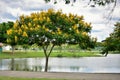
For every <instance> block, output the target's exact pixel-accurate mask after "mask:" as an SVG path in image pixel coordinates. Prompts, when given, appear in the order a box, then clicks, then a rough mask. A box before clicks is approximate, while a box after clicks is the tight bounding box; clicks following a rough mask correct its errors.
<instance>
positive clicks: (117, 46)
mask: <svg viewBox="0 0 120 80" xmlns="http://www.w3.org/2000/svg"><path fill="white" fill-rule="evenodd" d="M104 49H107V50H108V51H120V22H117V23H116V24H115V28H114V31H113V33H111V34H110V37H108V38H106V40H105V41H104Z"/></svg>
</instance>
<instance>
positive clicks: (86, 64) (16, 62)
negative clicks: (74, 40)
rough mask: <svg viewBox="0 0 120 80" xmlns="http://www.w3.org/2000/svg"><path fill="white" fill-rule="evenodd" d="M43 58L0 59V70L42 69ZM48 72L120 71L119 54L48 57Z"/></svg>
mask: <svg viewBox="0 0 120 80" xmlns="http://www.w3.org/2000/svg"><path fill="white" fill-rule="evenodd" d="M44 64H45V59H44V58H15V59H14V58H12V59H0V70H14V71H44ZM48 71H50V72H89V73H94V72H97V73H104V72H107V73H120V54H114V55H112V54H111V55H108V56H107V57H82V58H50V59H49V68H48Z"/></svg>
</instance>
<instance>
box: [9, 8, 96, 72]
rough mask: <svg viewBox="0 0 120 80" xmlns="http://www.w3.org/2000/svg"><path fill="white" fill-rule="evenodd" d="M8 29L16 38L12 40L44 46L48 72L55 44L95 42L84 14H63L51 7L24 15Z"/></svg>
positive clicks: (18, 42)
mask: <svg viewBox="0 0 120 80" xmlns="http://www.w3.org/2000/svg"><path fill="white" fill-rule="evenodd" d="M11 30H12V31H11ZM8 31H11V33H8V35H9V36H12V37H13V38H14V39H10V40H11V42H12V41H13V42H15V43H17V44H30V45H31V44H35V43H36V44H38V45H39V46H42V49H43V51H44V54H45V57H46V63H45V72H47V69H48V59H49V56H50V54H51V52H52V50H53V48H54V46H57V45H59V46H60V45H62V44H65V43H68V44H79V45H80V44H86V42H87V41H89V42H94V39H92V38H90V35H89V34H88V33H89V32H90V31H91V25H90V23H86V22H85V21H84V19H83V16H78V15H73V14H63V13H62V11H61V10H59V11H54V10H53V9H49V10H48V11H42V12H37V13H32V14H31V15H29V16H24V15H22V16H20V19H19V20H17V21H16V22H15V24H14V27H13V28H12V29H10V30H8ZM12 37H11V38H12ZM8 39H9V38H8ZM89 44H90V43H89ZM85 46H89V45H87V44H86V45H85Z"/></svg>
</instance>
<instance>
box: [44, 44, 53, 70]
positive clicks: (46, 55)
mask: <svg viewBox="0 0 120 80" xmlns="http://www.w3.org/2000/svg"><path fill="white" fill-rule="evenodd" d="M54 46H55V45H52V47H51V48H50V51H47V49H48V45H46V46H43V50H44V54H45V58H46V62H45V70H44V72H47V71H48V60H49V57H50V54H51V52H52V50H53V48H54Z"/></svg>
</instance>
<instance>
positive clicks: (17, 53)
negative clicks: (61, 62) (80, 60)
mask: <svg viewBox="0 0 120 80" xmlns="http://www.w3.org/2000/svg"><path fill="white" fill-rule="evenodd" d="M50 56H51V57H94V56H100V55H99V52H90V51H89V52H88V51H86V52H83V51H82V52H54V51H53V52H52V53H51V55H50ZM33 57H44V53H43V52H42V51H27V52H24V51H15V53H14V54H12V53H11V52H10V51H3V52H2V53H0V58H33Z"/></svg>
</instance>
